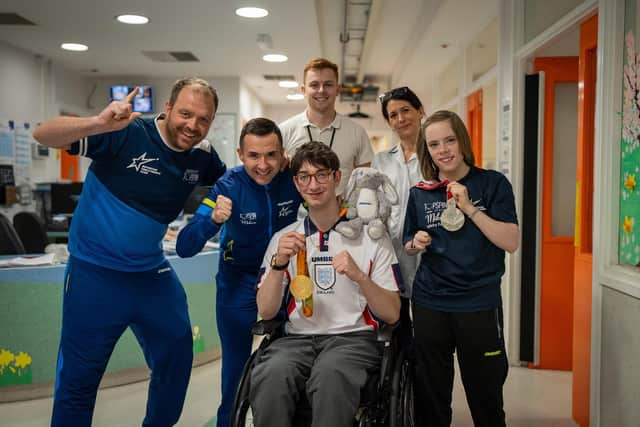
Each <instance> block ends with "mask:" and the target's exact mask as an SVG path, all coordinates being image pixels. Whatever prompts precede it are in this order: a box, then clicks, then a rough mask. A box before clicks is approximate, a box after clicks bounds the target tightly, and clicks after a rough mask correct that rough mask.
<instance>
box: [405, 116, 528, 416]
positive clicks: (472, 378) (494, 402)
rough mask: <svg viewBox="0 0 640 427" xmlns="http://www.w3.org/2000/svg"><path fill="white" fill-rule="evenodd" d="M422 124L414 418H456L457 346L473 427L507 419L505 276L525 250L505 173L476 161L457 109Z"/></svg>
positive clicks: (415, 245) (413, 231)
mask: <svg viewBox="0 0 640 427" xmlns="http://www.w3.org/2000/svg"><path fill="white" fill-rule="evenodd" d="M423 130H424V136H425V141H426V143H424V144H420V145H419V146H418V149H417V151H418V159H419V161H420V167H421V170H422V174H423V176H424V178H425V179H426V180H427V181H426V182H421V183H420V184H418V185H417V186H415V187H414V188H412V189H411V192H410V195H409V202H408V206H407V216H406V219H405V226H404V233H403V236H404V237H403V242H404V247H405V250H406V252H407V253H408V254H410V255H418V254H421V260H420V264H419V267H418V271H417V273H416V277H415V281H414V284H413V297H412V304H413V316H414V328H415V349H416V383H415V390H416V402H421V404H420V405H417V406H416V422H417V425H419V426H422V425H425V426H426V425H428V426H431V427H433V426H449V425H450V424H451V414H452V410H451V395H452V390H453V376H454V366H453V353H454V351H455V352H456V353H457V358H458V364H459V367H460V374H461V378H462V383H463V385H464V388H465V393H466V396H467V402H468V404H469V408H470V409H471V415H472V417H473V421H474V424H475V426H491V427H495V426H504V425H505V413H504V410H503V399H502V387H503V384H504V381H505V379H506V376H507V367H508V365H507V356H506V350H505V345H504V336H503V332H502V331H503V319H502V300H501V297H500V280H501V277H502V275H503V274H504V253H505V251H508V252H509V253H513V252H514V251H515V250H516V249H517V248H518V241H519V228H518V222H517V217H516V211H515V204H514V196H513V190H512V188H511V184H510V183H509V181H508V180H507V179H506V178H505V177H504V176H503V175H502V174H500V173H498V172H496V171H492V170H485V169H481V168H478V167H475V166H474V157H473V152H472V151H471V141H470V138H469V134H468V132H467V129H466V127H465V125H464V123H463V122H462V120H461V119H460V117H458V116H457V115H456V114H455V113H453V112H450V111H438V112H436V113H434V114H433V115H431V116H430V117H429V118H427V120H426V122H425V124H424V125H423ZM423 403H424V404H423Z"/></svg>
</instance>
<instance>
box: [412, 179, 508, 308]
mask: <svg viewBox="0 0 640 427" xmlns="http://www.w3.org/2000/svg"><path fill="white" fill-rule="evenodd" d="M458 182H459V183H460V184H462V185H464V186H465V187H467V191H468V194H469V198H470V200H471V201H472V203H473V204H474V206H476V207H477V208H478V209H480V210H482V211H483V212H484V213H485V214H487V215H488V216H489V217H491V218H493V219H495V220H497V221H502V222H510V223H514V224H517V223H518V219H517V216H516V209H515V202H514V196H513V190H512V188H511V184H510V183H509V181H508V180H507V179H506V178H505V176H504V175H502V174H501V173H499V172H496V171H493V170H485V169H480V168H476V167H472V168H471V169H470V170H469V173H468V174H467V175H466V176H465V177H464V178H462V179H460V180H459V181H458ZM446 206H447V191H446V186H441V187H438V188H435V189H431V190H429V189H425V188H424V186H422V188H421V186H420V185H418V186H416V187H413V188H412V189H411V190H410V192H409V202H408V205H407V216H406V219H405V225H404V233H403V236H404V237H403V241H404V242H405V243H406V242H408V241H410V240H411V239H412V238H413V236H414V235H415V233H416V232H418V231H419V230H424V231H426V232H428V233H429V234H430V235H431V237H432V239H433V240H432V243H431V245H430V246H428V247H427V248H426V249H425V251H424V252H423V253H422V256H421V260H420V265H419V267H418V271H417V273H416V276H415V280H414V282H413V301H414V303H415V304H417V305H419V306H423V307H426V308H430V309H433V310H441V311H454V312H469V311H480V310H489V309H492V308H495V307H497V306H499V305H501V298H500V279H501V277H502V275H503V274H504V250H502V249H500V248H499V247H497V246H496V245H494V244H493V243H491V241H489V239H487V238H486V237H485V235H484V234H483V233H482V232H481V231H480V229H479V228H478V227H477V226H476V225H475V224H474V223H473V221H471V220H469V218H466V217H465V223H464V225H463V227H462V228H461V229H460V230H458V231H453V232H450V231H447V230H445V229H444V228H443V227H442V226H441V224H440V215H441V213H442V211H444V209H445V208H446Z"/></svg>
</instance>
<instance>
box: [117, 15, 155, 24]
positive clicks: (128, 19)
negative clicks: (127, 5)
mask: <svg viewBox="0 0 640 427" xmlns="http://www.w3.org/2000/svg"><path fill="white" fill-rule="evenodd" d="M116 19H117V20H118V21H119V22H122V23H123V24H132V25H141V24H146V23H148V22H149V18H147V17H146V16H142V15H119V16H116Z"/></svg>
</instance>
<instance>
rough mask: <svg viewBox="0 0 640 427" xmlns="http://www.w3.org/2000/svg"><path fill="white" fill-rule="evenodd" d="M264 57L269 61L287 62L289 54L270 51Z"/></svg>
mask: <svg viewBox="0 0 640 427" xmlns="http://www.w3.org/2000/svg"><path fill="white" fill-rule="evenodd" d="M262 59H263V60H264V61H267V62H286V61H287V60H288V59H289V58H287V55H280V54H278V53H269V54H267V55H265V56H263V57H262Z"/></svg>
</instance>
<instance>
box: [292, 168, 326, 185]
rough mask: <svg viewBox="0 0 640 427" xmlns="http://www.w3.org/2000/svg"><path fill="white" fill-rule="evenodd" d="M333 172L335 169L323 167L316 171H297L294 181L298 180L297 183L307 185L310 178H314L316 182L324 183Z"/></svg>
mask: <svg viewBox="0 0 640 427" xmlns="http://www.w3.org/2000/svg"><path fill="white" fill-rule="evenodd" d="M334 172H335V171H332V170H329V169H324V170H320V171H318V172H316V173H299V174H297V175H296V181H298V183H299V184H302V185H308V184H310V183H311V178H315V179H316V182H317V183H318V184H326V183H327V182H329V178H331V177H332V176H333V174H334Z"/></svg>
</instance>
